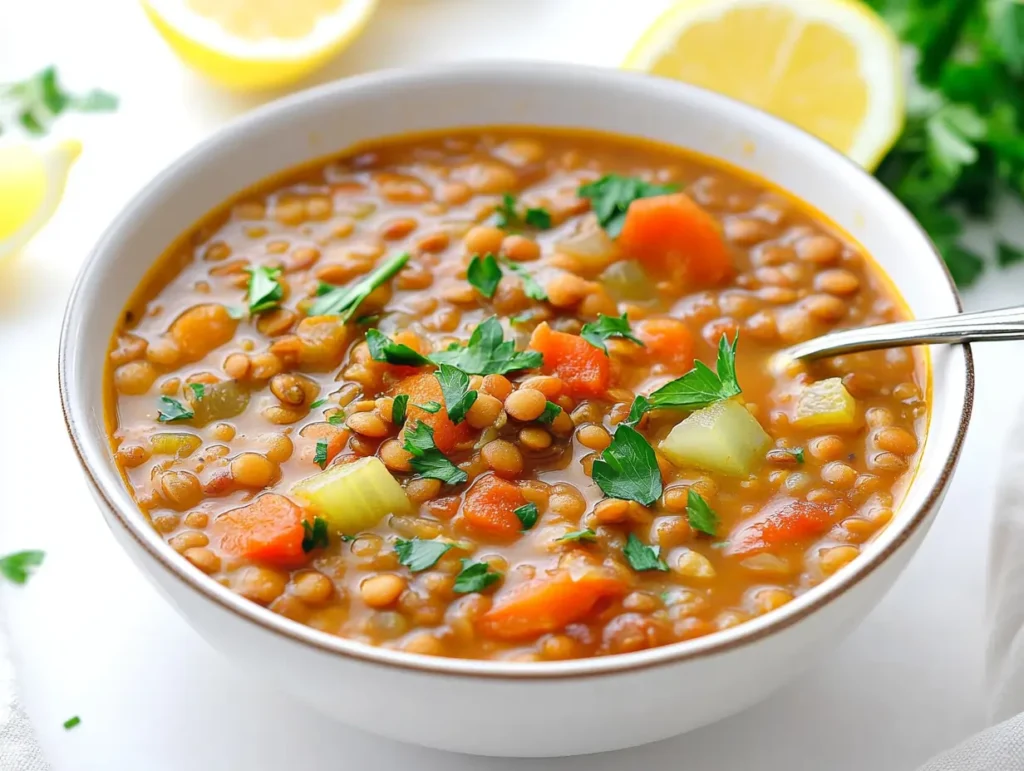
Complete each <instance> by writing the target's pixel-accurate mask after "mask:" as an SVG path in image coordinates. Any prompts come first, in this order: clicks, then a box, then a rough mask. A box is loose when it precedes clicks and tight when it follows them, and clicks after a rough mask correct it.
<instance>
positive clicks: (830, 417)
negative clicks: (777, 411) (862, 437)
mask: <svg viewBox="0 0 1024 771" xmlns="http://www.w3.org/2000/svg"><path fill="white" fill-rule="evenodd" d="M856 424H857V401H856V400H855V399H854V398H853V397H852V396H850V392H849V391H847V390H846V387H845V386H844V385H843V381H842V380H840V379H839V378H837V377H832V378H829V379H828V380H820V381H818V382H817V383H812V384H811V385H809V386H807V387H806V388H804V390H803V391H802V392H801V394H800V396H799V398H798V399H797V403H796V410H795V412H794V415H793V425H795V426H798V427H799V428H815V429H817V428H827V429H833V430H840V429H844V428H854V427H856Z"/></svg>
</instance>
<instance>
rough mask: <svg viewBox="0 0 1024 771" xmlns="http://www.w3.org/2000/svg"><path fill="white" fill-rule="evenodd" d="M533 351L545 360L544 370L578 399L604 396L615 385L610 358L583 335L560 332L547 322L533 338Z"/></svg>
mask: <svg viewBox="0 0 1024 771" xmlns="http://www.w3.org/2000/svg"><path fill="white" fill-rule="evenodd" d="M530 347H531V348H532V349H533V350H535V351H540V352H541V354H543V356H544V364H543V369H544V372H546V373H548V374H549V375H557V376H558V377H559V379H561V381H562V382H563V383H564V384H565V387H566V390H567V391H568V392H569V394H570V395H572V396H575V397H576V398H580V399H585V398H588V397H600V396H604V394H605V392H606V391H607V390H608V386H609V384H610V382H611V362H610V360H609V359H608V354H606V353H605V352H604V351H602V350H601V349H600V348H597V347H595V346H593V345H591V344H590V343H588V342H587V341H586V340H584V339H583V338H582V337H580V336H579V335H570V334H568V333H566V332H556V331H555V330H553V329H551V327H549V326H548V324H547V322H546V321H545V322H544V323H542V324H541V325H540V326H538V327H537V328H536V329H535V330H533V336H532V337H531V338H530Z"/></svg>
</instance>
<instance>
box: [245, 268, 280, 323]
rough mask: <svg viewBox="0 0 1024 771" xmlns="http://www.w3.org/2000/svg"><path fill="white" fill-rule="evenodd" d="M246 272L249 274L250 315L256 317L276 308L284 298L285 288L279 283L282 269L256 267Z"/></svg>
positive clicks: (247, 295)
mask: <svg viewBox="0 0 1024 771" xmlns="http://www.w3.org/2000/svg"><path fill="white" fill-rule="evenodd" d="M245 272H246V273H248V274H249V289H248V292H247V294H246V297H248V299H249V313H252V314H254V315H255V314H257V313H262V312H263V311H269V310H271V309H272V308H276V307H277V306H278V305H279V304H280V302H281V298H283V297H284V287H283V286H282V285H281V282H280V281H278V279H279V278H281V269H280V268H268V267H266V266H264V265H256V266H255V267H248V268H246V269H245Z"/></svg>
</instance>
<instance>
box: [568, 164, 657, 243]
mask: <svg viewBox="0 0 1024 771" xmlns="http://www.w3.org/2000/svg"><path fill="white" fill-rule="evenodd" d="M675 191H676V187H675V186H674V185H654V184H651V183H650V182H644V181H643V180H642V179H638V178H636V177H623V176H620V175H618V174H606V175H605V176H603V177H601V178H600V179H599V180H597V181H596V182H591V183H590V184H587V185H582V186H581V187H580V189H579V190H577V191H576V194H577V195H578V196H579V197H580V198H588V199H590V205H591V208H593V210H594V214H596V215H597V221H598V223H599V224H600V225H601V227H603V228H604V230H605V232H606V233H607V234H608V235H609V236H611V237H612V238H617V237H618V235H619V233H621V232H622V225H623V223H625V221H626V211H627V210H628V209H629V205H630V204H631V203H633V201H635V200H636V199H637V198H650V197H651V196H655V195H665V194H666V193H674V192H675Z"/></svg>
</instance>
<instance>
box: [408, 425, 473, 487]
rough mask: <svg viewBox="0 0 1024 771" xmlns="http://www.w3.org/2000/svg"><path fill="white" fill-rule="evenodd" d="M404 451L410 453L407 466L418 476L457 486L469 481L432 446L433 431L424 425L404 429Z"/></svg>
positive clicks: (462, 472)
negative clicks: (410, 457)
mask: <svg viewBox="0 0 1024 771" xmlns="http://www.w3.org/2000/svg"><path fill="white" fill-rule="evenodd" d="M405 449H406V451H407V452H409V453H412V459H411V460H410V461H409V465H410V466H412V469H413V471H415V472H416V473H417V474H419V475H420V476H424V477H428V478H430V479H440V480H441V481H442V482H446V483H447V484H450V485H457V484H461V483H463V482H465V481H466V480H467V479H469V476H468V475H467V474H466V472H465V471H463V470H462V469H460V468H459V467H458V466H456V465H455V464H454V463H452V462H451V461H450V460H448V458H446V457H445V455H444V453H442V452H441V451H440V450H439V449H437V445H435V444H434V429H432V428H431V427H430V426H428V425H427V424H426V423H417V424H416V425H415V426H406V428H405Z"/></svg>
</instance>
